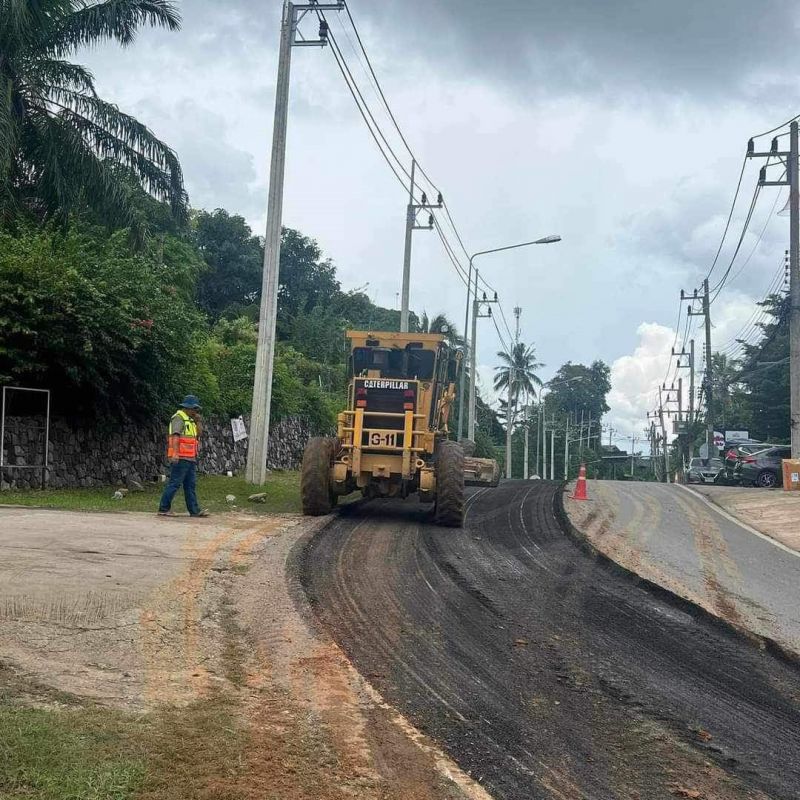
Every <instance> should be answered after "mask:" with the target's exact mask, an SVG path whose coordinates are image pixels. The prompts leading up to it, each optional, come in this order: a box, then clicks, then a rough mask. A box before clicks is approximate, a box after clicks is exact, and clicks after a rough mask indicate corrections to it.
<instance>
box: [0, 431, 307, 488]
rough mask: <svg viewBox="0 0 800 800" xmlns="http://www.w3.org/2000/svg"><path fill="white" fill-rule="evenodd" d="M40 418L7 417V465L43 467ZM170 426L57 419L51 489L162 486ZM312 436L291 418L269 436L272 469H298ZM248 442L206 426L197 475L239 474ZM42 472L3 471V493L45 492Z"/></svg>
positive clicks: (52, 443)
mask: <svg viewBox="0 0 800 800" xmlns="http://www.w3.org/2000/svg"><path fill="white" fill-rule="evenodd" d="M42 425H43V419H42V418H32V417H7V418H6V429H5V438H4V440H3V442H2V446H3V463H4V464H7V465H19V466H22V465H41V464H42V463H43V456H44V431H42V430H40V428H41V426H42ZM37 428H39V430H37ZM166 429H167V420H164V421H163V422H159V423H152V424H149V425H144V426H138V425H134V424H132V423H130V422H129V421H127V420H124V419H123V420H121V422H120V423H119V424H117V425H113V426H111V425H108V424H107V423H106V424H103V423H98V424H89V423H87V422H86V421H81V420H74V419H65V418H54V419H51V421H50V457H49V464H50V470H49V478H48V486H50V487H52V488H67V487H82V486H105V485H111V484H119V485H126V484H127V483H130V482H131V481H139V482H142V481H153V480H158V477H159V475H161V474H162V473H164V472H166V470H167V466H166V457H165V456H166ZM309 436H310V432H309V428H308V425H307V423H306V422H305V421H304V420H301V419H293V418H287V419H284V420H281V421H280V422H279V423H278V424H276V425H275V426H274V427H273V429H272V432H271V435H270V443H269V458H268V459H267V465H268V466H269V467H270V469H297V468H298V466H299V465H300V462H301V460H302V457H303V448H304V447H305V444H306V441H307V440H308V437H309ZM246 457H247V441H244V442H234V441H233V433H232V431H231V426H230V420H228V419H224V420H223V419H208V420H205V422H204V432H203V437H202V440H201V449H200V459H199V470H200V472H202V473H208V474H214V473H217V474H220V473H225V472H227V471H228V470H230V471H232V472H234V473H236V472H241V471H242V470H243V469H244V466H245V460H246ZM41 475H42V473H41V470H27V469H26V470H23V469H3V470H2V471H0V489H11V488H28V487H35V488H38V487H39V486H41Z"/></svg>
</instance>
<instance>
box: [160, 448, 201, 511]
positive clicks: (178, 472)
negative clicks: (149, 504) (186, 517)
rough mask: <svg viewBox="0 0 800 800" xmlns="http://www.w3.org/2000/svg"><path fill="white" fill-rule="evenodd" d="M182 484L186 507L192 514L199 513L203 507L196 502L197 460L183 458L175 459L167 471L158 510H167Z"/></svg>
mask: <svg viewBox="0 0 800 800" xmlns="http://www.w3.org/2000/svg"><path fill="white" fill-rule="evenodd" d="M181 485H183V496H184V497H185V498H186V508H187V509H188V510H189V513H190V514H191V515H192V516H195V515H196V514H199V513H200V512H201V511H202V510H203V509H202V508H200V503H198V502H197V462H195V461H188V460H187V459H185V458H182V459H180V460H179V461H176V462H175V463H174V464H173V465H172V467H171V469H170V471H169V481H167V485H166V486H165V487H164V494H162V495H161V503H160V504H159V506H158V510H159V511H169V509H170V506H171V505H172V498H173V497H175V494H176V493H177V491H178V489H180V488H181Z"/></svg>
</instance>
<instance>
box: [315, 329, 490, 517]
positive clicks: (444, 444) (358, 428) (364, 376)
mask: <svg viewBox="0 0 800 800" xmlns="http://www.w3.org/2000/svg"><path fill="white" fill-rule="evenodd" d="M347 338H348V339H349V340H350V342H351V352H350V358H349V384H348V389H347V409H346V410H345V411H342V412H341V413H340V414H339V416H338V422H337V431H336V436H335V437H317V438H313V439H311V440H310V441H309V443H308V445H307V446H306V450H305V453H304V456H303V471H302V477H301V494H302V502H303V512H304V513H305V514H309V515H313V516H318V515H320V514H327V513H328V512H330V510H331V508H332V507H333V506H334V505H335V504H336V500H337V498H338V497H340V496H341V495H345V494H350V493H351V492H354V491H356V490H359V489H360V490H361V491H362V492H363V493H364V495H365V496H367V497H407V496H408V495H409V494H412V493H414V492H416V493H418V495H419V498H420V500H421V501H423V502H429V503H434V519H435V521H436V522H437V523H438V524H440V525H446V526H450V527H455V526H459V525H461V524H462V522H463V519H464V485H465V469H467V474H466V477H467V479H468V481H467V482H468V483H469V484H481V485H487V484H488V485H496V478H497V476H498V475H499V472H498V471H497V469H496V467H497V465H496V464H495V462H493V461H491V460H486V459H475V458H471V457H470V458H465V453H464V449H463V448H462V446H461V445H460V444H458V443H457V442H454V441H450V440H449V439H448V420H449V417H450V410H451V408H452V406H453V401H454V400H455V383H456V379H457V375H458V370H459V369H460V365H461V357H462V354H461V351H460V350H453V349H452V348H450V347H448V345H447V344H446V343H445V337H444V336H442V335H441V334H433V333H385V332H380V333H377V332H367V331H348V332H347ZM470 455H471V454H470ZM488 465H493V466H488Z"/></svg>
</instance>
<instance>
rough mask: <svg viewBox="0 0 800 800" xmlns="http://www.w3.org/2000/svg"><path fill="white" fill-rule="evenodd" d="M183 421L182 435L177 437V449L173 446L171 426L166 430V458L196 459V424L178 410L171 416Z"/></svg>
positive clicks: (183, 412)
mask: <svg viewBox="0 0 800 800" xmlns="http://www.w3.org/2000/svg"><path fill="white" fill-rule="evenodd" d="M175 417H180V418H181V419H182V420H183V433H182V434H181V435H180V436H178V446H177V449H176V448H175V446H174V436H175V434H174V433H172V425H170V427H169V428H168V429H167V458H186V459H194V458H197V434H198V431H197V423H196V422H195V421H194V420H193V419H192V418H191V417H190V416H189V415H188V414H187V413H186V412H185V411H182V410H179V411H177V412H176V413H175V415H174V416H173V419H175Z"/></svg>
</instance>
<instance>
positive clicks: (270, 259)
mask: <svg viewBox="0 0 800 800" xmlns="http://www.w3.org/2000/svg"><path fill="white" fill-rule="evenodd" d="M293 37H294V7H293V5H292V3H290V2H285V3H284V5H283V21H282V23H281V41H280V51H279V56H278V80H277V84H276V86H275V124H274V128H273V133H272V160H271V163H270V172H269V198H268V201H267V229H266V238H265V240H264V271H263V275H262V280H261V309H260V312H259V321H258V347H257V349H256V366H255V380H254V382H253V405H252V409H251V414H250V437H249V439H248V447H247V481H248V483H253V484H256V485H261V484H263V483H265V482H266V480H267V453H268V448H269V412H270V402H271V400H272V361H273V357H274V354H275V322H276V316H277V311H278V271H279V267H280V248H281V217H282V212H283V178H284V172H285V166H286V124H287V116H288V113H287V112H288V107H289V68H290V66H291V57H292V39H293Z"/></svg>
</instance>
